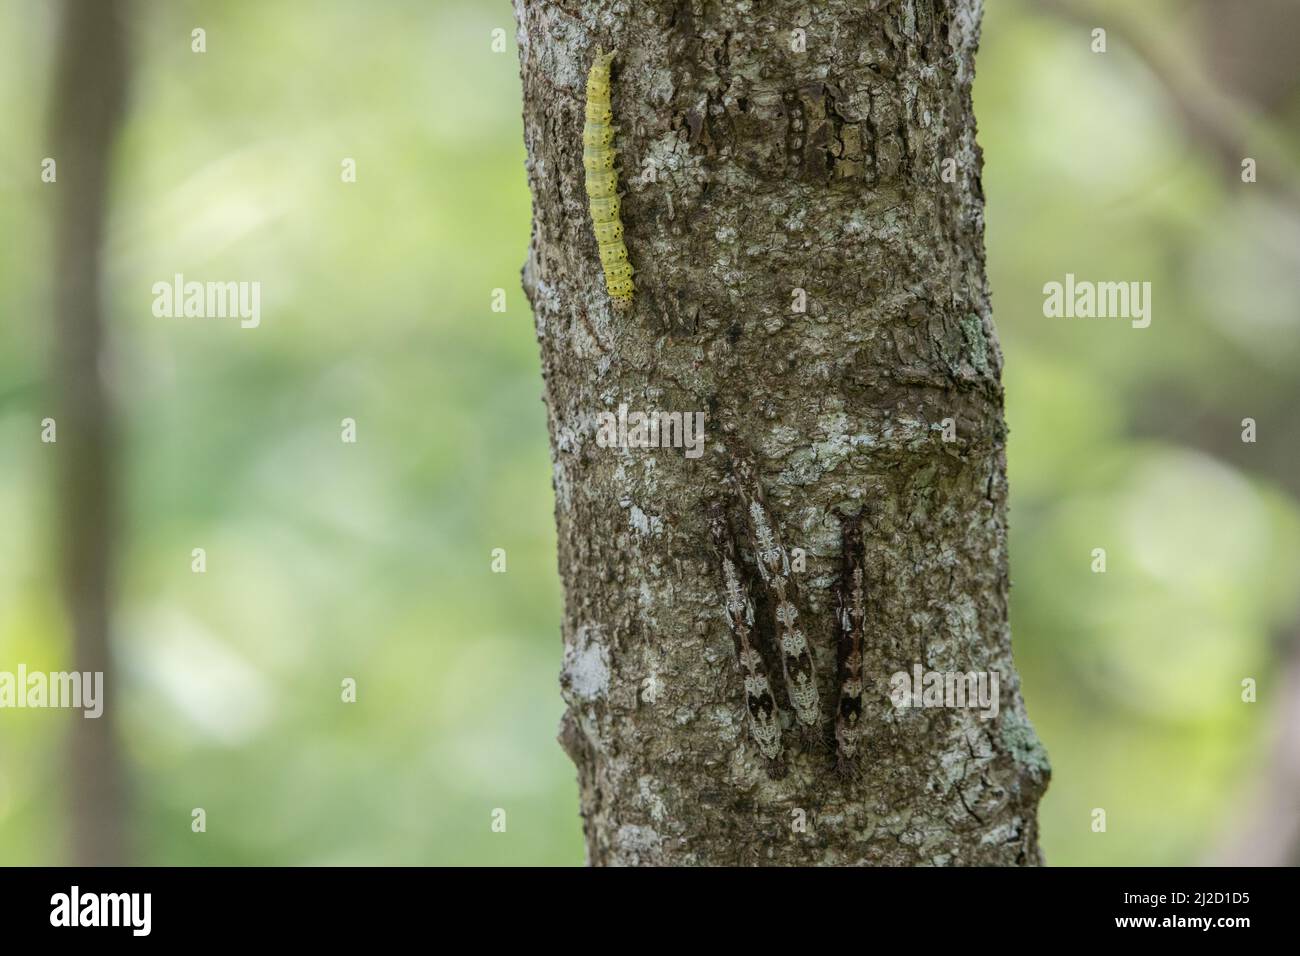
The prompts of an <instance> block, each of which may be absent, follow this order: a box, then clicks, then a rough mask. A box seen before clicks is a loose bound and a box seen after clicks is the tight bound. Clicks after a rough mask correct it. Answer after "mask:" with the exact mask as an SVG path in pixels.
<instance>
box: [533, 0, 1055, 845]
mask: <svg viewBox="0 0 1300 956" xmlns="http://www.w3.org/2000/svg"><path fill="white" fill-rule="evenodd" d="M979 9H980V4H979V2H978V0H895V2H875V3H872V2H865V0H847V2H826V3H821V4H816V5H810V4H806V3H803V2H799V0H768V2H765V3H763V4H732V5H720V4H716V3H712V2H706V0H693V2H692V0H682V2H650V3H645V4H627V3H623V2H612V0H592V2H577V0H572V2H566V3H558V2H534V0H516V13H517V18H518V24H519V36H518V38H519V45H520V60H521V64H522V66H521V70H522V77H523V90H524V136H525V140H526V146H527V150H528V173H529V181H530V186H531V188H532V194H533V197H534V201H533V237H532V244H531V248H530V253H529V257H528V261H527V264H526V265H525V268H524V287H525V289H526V291H527V293H528V296H529V298H530V300H531V302H532V305H533V309H534V312H535V316H536V326H537V335H538V339H539V341H540V343H541V351H542V365H543V372H544V375H545V379H546V402H547V406H548V409H549V418H550V432H551V446H552V452H553V460H554V486H555V495H556V522H557V526H558V532H559V565H560V573H561V576H562V579H563V584H564V590H565V596H566V610H565V621H564V644H565V656H564V673H563V675H562V678H561V684H562V687H563V690H564V693H565V698H566V700H567V702H568V705H569V707H568V712H567V714H566V716H565V720H564V723H563V726H562V728H561V740H562V742H563V743H564V744H565V747H566V749H567V750H568V751H569V753H570V755H571V756H572V757H573V759H574V761H575V763H576V764H577V766H578V772H579V780H580V787H581V799H582V813H583V820H584V828H585V832H586V838H587V847H588V858H589V861H590V862H591V863H592V864H711V865H728V864H753V863H761V864H778V865H779V864H785V865H797V864H804V865H806V864H1033V863H1038V862H1040V861H1041V854H1040V851H1039V847H1038V832H1037V822H1036V807H1037V803H1038V800H1039V797H1040V796H1041V794H1042V792H1043V790H1044V788H1045V786H1046V784H1047V779H1048V775H1049V770H1048V766H1047V761H1046V757H1045V754H1044V753H1043V751H1042V748H1041V746H1040V745H1039V743H1038V741H1037V739H1036V738H1035V736H1034V733H1033V731H1032V729H1031V728H1030V725H1029V723H1028V720H1027V718H1026V716H1025V713H1024V707H1023V704H1022V701H1021V698H1020V693H1019V685H1018V680H1017V678H1016V676H1015V672H1014V669H1013V667H1012V661H1011V645H1010V633H1009V629H1008V625H1007V591H1008V587H1009V580H1008V560H1007V548H1006V479H1005V455H1004V441H1005V435H1006V429H1005V425H1004V422H1003V415H1002V390H1001V385H1000V372H1001V364H1002V357H1001V353H1000V350H999V348H998V345H997V342H996V339H995V336H994V331H993V325H992V318H991V312H990V308H989V299H988V290H987V285H986V280H985V275H984V255H983V211H982V209H983V207H982V193H981V189H980V156H979V150H978V147H977V146H976V144H975V121H974V117H973V115H972V112H971V98H970V88H971V81H972V79H973V57H974V53H975V48H976V45H977V41H978V31H979V25H978V16H979ZM798 31H802V33H800V32H798ZM800 36H803V37H806V50H804V51H800V50H799V49H798V47H799V38H800ZM597 46H602V47H604V49H606V50H616V51H617V58H616V59H615V61H614V74H613V111H614V121H615V123H616V124H618V125H619V127H620V132H619V133H618V134H617V136H616V137H615V141H614V144H615V146H616V147H617V149H618V150H619V154H620V158H621V161H622V164H623V173H622V176H621V180H620V181H621V183H622V186H623V188H624V189H625V190H627V195H626V196H625V198H624V201H623V221H624V224H625V226H626V233H627V246H628V249H629V255H630V259H631V262H632V265H633V266H634V267H635V268H636V270H637V275H636V281H637V287H638V291H637V294H636V300H635V302H634V304H633V307H632V308H631V310H630V311H628V312H626V313H619V312H616V311H614V310H612V309H611V308H610V303H609V299H608V296H607V295H606V292H605V289H604V282H603V276H602V273H601V269H600V265H599V262H598V259H597V253H596V244H595V240H594V238H593V236H592V231H591V223H590V219H589V216H588V211H587V207H586V196H585V192H584V186H583V166H582V136H581V131H582V123H583V101H584V87H585V77H586V71H587V68H588V67H589V65H590V63H591V60H592V57H593V55H594V53H595V49H596V47H597ZM945 159H949V160H952V162H951V163H949V164H948V169H949V170H950V171H951V172H952V173H953V175H952V176H950V177H949V178H950V179H952V180H953V181H945V179H944V177H943V176H942V173H943V171H944V168H945V163H944V161H945ZM647 171H649V172H647ZM797 290H804V292H805V293H806V303H807V305H806V311H805V312H798V311H795V309H796V308H797V306H798V305H799V302H800V293H799V292H798V291H797ZM620 403H625V404H626V405H627V406H628V407H629V408H630V409H631V410H634V411H635V410H640V411H653V410H665V411H680V412H693V411H704V412H706V413H707V443H706V445H705V453H704V455H703V457H700V458H695V459H692V458H689V457H687V456H686V455H685V454H684V453H683V449H680V448H676V449H673V448H668V449H621V448H607V447H599V446H598V445H597V442H596V421H597V419H596V416H597V414H598V413H600V412H606V411H615V410H617V408H618V406H619V405H620ZM944 419H952V420H953V422H954V423H955V429H956V437H955V440H953V441H945V440H944V438H943V434H942V430H943V421H944ZM724 437H725V438H726V441H725V442H724ZM728 443H730V444H731V445H733V446H734V447H735V448H738V449H741V450H743V452H744V453H745V454H747V455H749V456H750V457H752V459H753V461H754V462H755V464H756V470H757V479H758V483H759V484H760V486H761V490H762V493H763V494H764V496H765V498H766V503H767V506H768V509H769V511H770V512H771V514H772V516H773V523H774V524H775V526H776V529H775V530H777V531H778V533H779V534H780V536H781V537H782V538H783V539H784V544H785V546H786V547H787V548H788V549H794V548H801V549H804V550H805V551H806V552H807V570H806V571H805V572H803V573H796V574H795V578H796V580H797V584H798V588H799V592H800V596H799V599H798V605H799V606H798V610H799V613H800V622H801V623H802V624H803V625H804V626H805V628H806V633H807V635H808V637H809V641H810V643H811V645H812V649H813V655H814V659H815V666H816V675H817V683H818V686H819V690H820V696H821V716H822V720H823V722H824V724H825V727H824V728H823V733H822V737H826V738H829V736H830V727H831V726H832V720H833V713H832V708H833V706H834V702H835V695H836V687H837V679H836V653H835V647H836V636H835V635H836V633H837V631H836V618H835V615H834V599H833V594H834V588H835V585H836V581H837V578H838V576H839V575H840V572H841V516H842V515H855V514H858V513H859V511H861V513H862V518H861V527H862V532H863V540H864V548H865V568H866V576H867V584H868V612H869V613H868V618H867V627H866V646H865V652H864V655H863V656H864V666H865V676H866V682H867V690H866V693H865V696H864V708H865V709H864V720H865V735H866V736H865V752H864V753H863V754H862V755H861V756H860V758H859V769H860V772H859V773H857V774H856V775H850V776H847V777H841V776H839V775H837V774H836V773H835V770H834V763H835V757H834V753H833V742H832V743H831V744H829V745H828V744H827V743H825V742H824V741H823V740H821V739H807V738H804V739H801V738H800V737H799V736H798V735H797V734H796V733H795V732H794V730H793V728H792V727H791V708H790V703H789V700H788V699H787V698H786V695H785V692H784V690H783V688H782V687H781V681H780V680H779V673H780V671H779V665H778V667H777V670H776V671H772V670H771V668H769V673H775V674H776V675H778V679H777V680H776V684H777V688H776V695H777V702H778V703H779V704H780V707H781V711H782V717H783V720H784V721H785V724H786V731H785V733H784V761H783V762H784V768H783V769H784V773H782V772H781V770H780V769H777V770H775V771H774V768H773V767H770V766H769V765H768V761H766V760H765V758H764V757H763V756H762V754H761V753H760V752H759V751H758V749H757V747H756V746H755V744H754V741H753V740H752V738H751V736H750V733H749V730H748V727H747V724H746V715H745V704H744V701H745V692H744V690H743V687H742V680H741V673H740V670H739V668H738V667H737V663H736V654H735V651H734V649H733V645H732V638H731V636H730V633H729V630H728V626H727V621H726V618H725V615H724V605H725V602H724V599H723V593H722V588H721V584H720V579H719V572H718V562H717V560H716V556H715V552H714V550H713V548H712V547H711V545H710V526H709V515H710V508H711V506H713V505H714V503H715V502H718V501H722V502H726V503H728V505H729V507H732V508H733V513H734V507H735V503H734V501H732V500H731V497H732V496H731V495H730V492H729V488H730V485H729V484H728V482H729V480H731V479H732V478H733V477H734V475H733V472H734V470H735V460H734V459H733V456H732V455H731V454H729V453H728V448H727V444H728ZM741 518H742V519H743V514H742V515H741ZM737 540H738V544H739V548H740V556H741V562H742V564H744V565H745V567H746V568H747V570H748V573H749V574H750V576H751V577H752V575H753V569H754V554H753V551H754V550H755V549H754V548H753V547H752V546H747V544H746V542H745V541H744V540H743V539H737ZM755 580H756V578H755ZM753 593H754V596H755V597H756V598H758V600H759V613H758V622H757V624H756V628H755V629H756V631H757V632H758V633H759V634H760V635H762V636H763V640H764V641H765V642H766V644H767V648H768V650H767V653H769V654H770V653H771V650H770V648H771V646H772V644H773V639H772V637H771V634H772V632H773V622H772V608H771V604H770V601H764V599H763V597H762V595H761V594H759V593H758V592H757V591H755V592H753ZM769 663H770V661H769ZM914 664H919V665H921V666H922V667H923V668H925V669H928V670H935V671H962V672H966V671H990V672H996V673H997V674H998V675H999V677H1000V680H1001V686H1000V690H1001V700H1000V704H1001V709H1000V712H999V713H998V715H997V717H996V718H994V719H991V720H984V719H981V718H980V716H979V715H978V713H977V711H975V710H972V709H955V708H939V709H921V708H911V709H897V708H895V707H894V706H893V704H892V703H891V702H890V697H889V694H890V675H892V674H894V673H895V672H898V671H908V672H911V670H912V667H913V665H914ZM801 818H803V819H806V826H805V827H803V828H802V829H801V828H800V827H799V826H798V824H799V822H800V820H801Z"/></svg>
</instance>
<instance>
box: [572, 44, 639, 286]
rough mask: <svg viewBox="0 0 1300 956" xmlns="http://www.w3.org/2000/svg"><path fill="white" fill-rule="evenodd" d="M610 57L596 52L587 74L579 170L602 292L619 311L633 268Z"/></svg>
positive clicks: (630, 280) (612, 57)
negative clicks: (618, 166)
mask: <svg viewBox="0 0 1300 956" xmlns="http://www.w3.org/2000/svg"><path fill="white" fill-rule="evenodd" d="M613 60H614V54H613V53H603V52H602V51H601V49H600V48H599V47H597V48H596V59H595V60H594V61H592V64H591V72H589V73H588V74H587V121H586V123H585V124H584V125H583V127H582V168H583V169H584V170H586V173H587V203H588V205H589V208H590V209H591V226H592V229H594V230H595V232H596V245H597V246H598V247H599V248H600V265H601V267H602V268H603V269H604V270H605V288H606V289H607V290H608V291H609V297H610V299H612V300H613V302H614V305H615V306H616V307H618V308H620V309H624V308H627V307H628V306H630V305H631V304H632V293H633V292H634V291H635V290H636V286H634V285H633V284H632V264H631V263H630V262H628V261H627V246H626V245H624V244H623V222H622V220H621V219H619V215H618V214H619V199H618V173H617V172H616V171H615V169H614V156H615V153H616V150H615V149H614V131H615V126H614V113H613V111H612V110H611V109H610V105H609V65H610V63H612V62H613Z"/></svg>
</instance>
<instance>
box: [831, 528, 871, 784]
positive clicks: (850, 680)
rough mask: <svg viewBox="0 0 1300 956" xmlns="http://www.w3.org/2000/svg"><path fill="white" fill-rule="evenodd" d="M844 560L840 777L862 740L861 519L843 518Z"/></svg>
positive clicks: (838, 608)
mask: <svg viewBox="0 0 1300 956" xmlns="http://www.w3.org/2000/svg"><path fill="white" fill-rule="evenodd" d="M841 523H842V536H841V540H842V542H843V557H842V559H841V568H842V571H841V575H840V581H839V585H838V587H837V588H836V591H835V625H836V630H837V632H838V634H839V641H838V647H837V654H836V662H837V677H838V680H839V683H840V687H839V700H838V702H837V703H836V705H835V751H836V754H837V765H838V767H839V769H840V772H841V773H850V772H851V771H852V768H853V762H854V758H855V757H856V756H857V753H858V744H859V742H860V739H861V736H862V691H863V681H862V654H863V643H864V642H863V635H864V632H865V630H866V620H867V582H866V571H865V569H864V568H863V564H864V559H865V549H864V546H863V543H862V526H861V523H860V518H858V517H854V518H849V517H843V518H841Z"/></svg>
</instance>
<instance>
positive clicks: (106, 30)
mask: <svg viewBox="0 0 1300 956" xmlns="http://www.w3.org/2000/svg"><path fill="white" fill-rule="evenodd" d="M126 76H127V62H126V40H125V27H124V24H123V22H122V5H121V4H120V3H119V2H117V0H69V2H68V3H67V4H66V5H65V7H64V10H63V25H62V31H61V35H60V38H59V66H58V74H57V80H56V86H55V90H54V95H53V97H52V101H51V102H52V108H53V116H52V120H51V133H52V141H53V143H54V159H55V161H56V162H57V163H58V181H57V185H56V186H55V189H56V190H57V193H56V197H57V199H56V201H57V203H58V214H57V221H56V223H57V224H56V229H55V236H56V239H55V242H56V247H57V248H56V254H57V257H58V268H57V270H56V275H57V276H58V282H57V293H56V299H55V327H56V331H57V340H56V350H55V357H54V375H53V378H54V383H55V387H56V389H57V393H58V402H59V406H58V407H59V411H58V416H57V422H58V443H57V446H56V447H57V448H58V449H59V465H58V467H59V485H60V490H59V506H60V518H61V529H60V531H61V551H62V559H63V591H64V602H65V604H66V605H67V609H68V617H69V620H70V621H71V624H72V631H73V669H74V670H78V671H90V672H95V671H101V672H103V674H104V687H105V697H106V703H105V707H104V712H103V715H102V716H100V717H99V718H97V719H93V720H86V719H83V718H81V717H80V716H78V717H77V718H76V719H75V720H73V721H72V727H71V745H70V765H71V773H70V775H69V779H70V780H71V786H70V787H69V790H70V795H71V803H72V859H73V862H74V863H76V864H77V865H80V866H99V865H118V866H121V865H122V864H123V863H125V862H127V861H126V859H125V853H126V849H125V843H126V838H125V833H124V827H125V823H124V817H125V796H124V781H123V774H122V767H121V758H120V754H119V751H118V746H117V741H116V737H115V728H116V719H115V715H116V712H117V708H116V706H115V700H114V697H113V695H114V693H115V690H116V685H115V683H114V681H113V668H112V660H111V654H110V650H109V589H110V577H111V566H112V558H111V554H112V539H113V530H114V528H113V526H114V524H115V519H116V501H115V497H116V496H115V493H114V481H113V434H112V432H113V428H112V415H111V413H110V410H109V406H110V402H109V397H108V394H107V390H106V388H105V387H104V381H103V377H102V375H103V367H102V366H103V362H104V328H103V326H104V322H103V303H102V296H103V289H102V282H101V276H102V270H101V268H100V246H101V242H102V240H103V235H104V220H105V217H106V210H107V205H108V181H109V169H110V159H111V155H112V147H113V144H114V142H115V141H116V136H117V131H118V128H119V126H120V123H121V114H122V109H123V102H124V100H125V98H126Z"/></svg>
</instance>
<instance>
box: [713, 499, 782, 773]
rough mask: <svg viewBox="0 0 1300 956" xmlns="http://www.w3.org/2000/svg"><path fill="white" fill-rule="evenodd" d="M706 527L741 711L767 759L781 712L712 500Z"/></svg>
mask: <svg viewBox="0 0 1300 956" xmlns="http://www.w3.org/2000/svg"><path fill="white" fill-rule="evenodd" d="M709 530H710V531H711V533H712V535H713V547H714V550H715V552H716V557H717V561H718V566H719V568H720V569H721V571H722V588H723V611H724V613H725V615H726V618H727V626H728V627H730V628H731V637H732V641H733V642H734V644H735V647H736V663H738V664H739V665H740V670H741V673H742V674H743V676H744V681H745V711H746V712H747V713H748V714H749V732H750V733H751V734H752V735H753V737H754V743H756V744H757V745H758V749H759V752H760V753H762V755H763V756H764V757H766V758H767V759H768V760H776V759H777V758H778V757H780V755H781V716H780V714H779V713H778V711H777V707H776V697H775V696H774V695H773V693H772V684H771V682H770V681H769V680H768V677H767V668H766V666H765V665H764V663H763V655H762V654H760V653H759V652H758V650H757V649H756V648H755V647H754V645H753V636H754V605H753V602H752V601H750V599H749V589H748V588H747V587H746V586H745V584H744V582H743V581H741V578H740V571H739V562H738V561H737V559H736V546H735V543H734V542H733V541H732V539H731V535H730V534H729V533H728V531H727V520H726V516H725V511H724V509H723V506H722V505H721V504H720V503H715V504H714V505H713V507H712V511H711V513H710V516H709Z"/></svg>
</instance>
